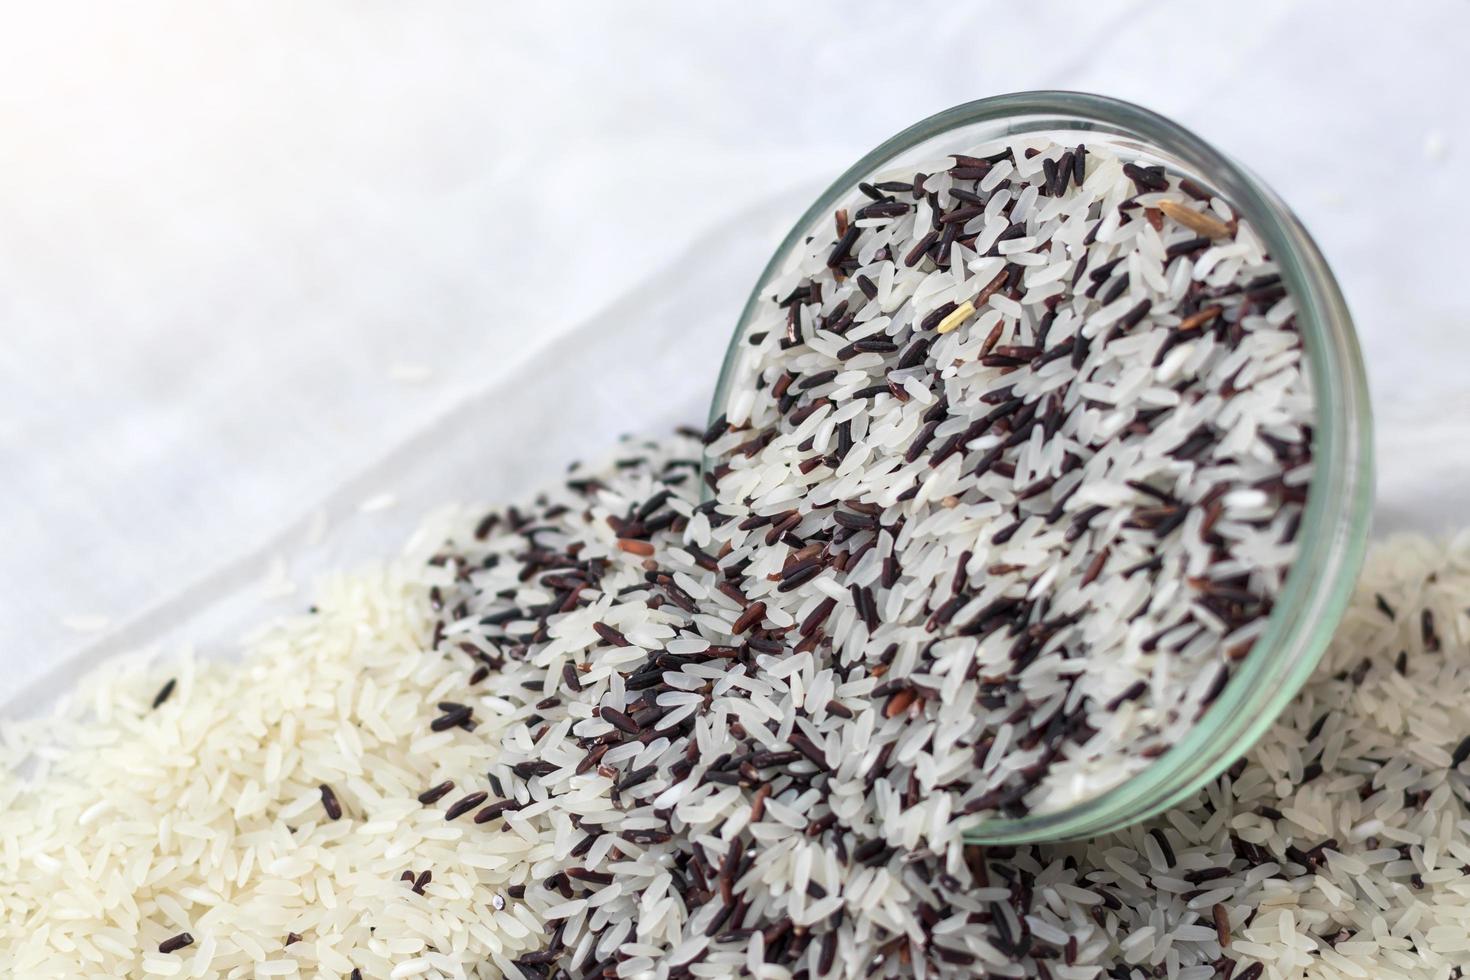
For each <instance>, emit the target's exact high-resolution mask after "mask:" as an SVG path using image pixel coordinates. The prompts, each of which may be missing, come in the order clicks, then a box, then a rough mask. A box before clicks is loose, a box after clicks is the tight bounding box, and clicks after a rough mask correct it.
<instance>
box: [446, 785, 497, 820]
mask: <svg viewBox="0 0 1470 980" xmlns="http://www.w3.org/2000/svg"><path fill="white" fill-rule="evenodd" d="M489 798H490V794H489V793H487V792H485V791H484V790H476V791H475V792H473V793H471V794H469V795H468V796H464V797H461V798H460V799H458V800H455V801H454V802H453V803H451V804H450V805H449V808H448V809H447V810H445V811H444V819H445V820H446V821H447V820H458V819H459V818H460V817H462V816H464V815H465V814H466V813H469V812H470V811H471V810H473V809H475V808H476V807H477V806H479V805H480V804H481V803H484V802H485V801H486V800H487V799H489Z"/></svg>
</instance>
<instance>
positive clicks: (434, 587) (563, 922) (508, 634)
mask: <svg viewBox="0 0 1470 980" xmlns="http://www.w3.org/2000/svg"><path fill="white" fill-rule="evenodd" d="M698 451H699V447H698V445H697V443H696V442H695V441H693V440H691V439H679V440H668V441H664V442H660V443H652V444H631V443H630V444H628V445H625V446H624V447H623V449H622V450H621V451H620V453H619V454H618V456H617V457H616V458H615V459H614V460H613V461H612V462H611V463H610V464H609V465H608V466H606V467H602V468H595V469H583V468H576V469H574V470H573V472H572V473H571V474H570V475H569V477H568V478H567V480H566V481H565V483H564V485H562V486H560V487H558V488H554V489H551V490H548V491H547V492H546V493H544V494H542V495H540V496H538V497H537V498H536V499H534V500H532V501H529V502H527V503H525V504H523V505H520V506H517V507H507V508H497V509H495V510H493V511H491V512H489V513H488V514H475V515H472V516H464V517H462V518H460V519H458V520H456V521H452V522H450V523H449V524H448V525H444V524H435V525H433V530H432V531H431V532H430V533H431V537H430V540H431V541H433V542H440V541H442V542H443V543H442V545H437V544H436V545H435V547H434V548H433V549H432V553H429V552H425V551H422V550H417V551H416V552H415V553H414V554H413V555H410V556H409V557H407V558H405V559H404V560H403V561H402V562H400V563H398V564H396V565H394V566H393V567H392V568H390V569H389V570H387V571H378V572H371V573H366V574H361V575H355V576H351V577H344V578H340V579H337V580H334V581H333V582H332V583H329V584H328V586H327V587H326V591H325V592H324V593H323V595H322V598H321V599H320V600H319V606H320V608H319V611H318V612H317V613H315V614H313V615H310V616H304V617H301V618H300V619H298V620H294V621H292V622H290V623H287V624H285V625H284V626H281V627H277V628H275V629H272V630H270V631H268V632H267V633H266V634H265V635H264V636H263V637H261V638H259V639H258V640H257V641H256V646H255V651H256V652H255V653H254V654H253V655H252V656H251V657H250V658H248V659H247V660H246V661H245V662H244V663H243V664H240V665H210V666H203V665H197V666H189V665H185V666H182V667H179V668H177V669H173V670H170V671H168V672H165V673H160V672H159V671H158V669H157V668H154V669H152V670H150V671H147V672H146V673H145V672H140V671H139V670H137V669H135V668H133V667H131V666H128V665H122V666H115V667H109V668H107V669H105V670H104V671H103V672H102V673H99V674H97V675H94V676H93V677H92V678H90V679H89V680H88V681H87V682H86V683H85V684H84V686H83V688H82V689H81V692H80V693H79V694H78V696H77V697H76V698H75V699H73V704H72V707H71V709H70V711H69V713H68V714H66V715H65V716H64V720H63V721H62V722H57V723H52V724H50V725H48V726H47V729H48V730H49V732H50V738H49V739H46V740H41V739H40V737H39V736H40V734H41V733H38V732H32V731H30V730H29V729H28V728H25V727H20V728H17V727H14V726H11V727H9V728H7V730H6V746H7V749H6V751H7V759H6V762H7V765H6V767H5V768H6V773H7V777H6V782H5V783H4V784H3V798H0V804H3V806H0V862H3V867H0V872H3V874H0V911H3V913H4V914H3V915H0V970H3V971H4V972H5V973H7V975H16V976H28V977H29V976H36V977H44V976H83V975H105V976H149V975H162V976H181V977H206V976H208V977H214V976H229V975H235V976H271V975H279V976H294V975H316V974H317V973H318V972H320V973H323V974H325V975H341V976H349V975H351V970H352V969H356V970H359V971H360V975H361V976H364V977H459V976H501V975H506V976H519V977H525V978H540V977H553V976H555V977H562V976H572V977H597V976H616V977H643V976H649V977H692V976H700V977H725V976H735V975H752V976H767V977H794V976H798V975H806V976H811V977H838V976H844V977H859V976H956V977H986V976H988V977H1014V978H1023V977H1025V978H1031V977H1042V978H1052V980H1095V978H1101V977H1111V978H1129V980H1147V978H1152V977H1169V978H1174V980H1209V978H1214V977H1217V976H1230V977H1232V978H1233V980H1239V978H1242V977H1244V978H1246V980H1258V978H1261V977H1273V978H1274V977H1281V978H1289V980H1298V978H1302V980H1306V978H1312V980H1319V978H1320V980H1327V978H1339V977H1360V976H1366V977H1374V978H1394V977H1405V978H1411V980H1421V978H1425V980H1427V978H1433V980H1449V978H1452V977H1453V978H1457V977H1458V976H1459V974H1458V973H1457V972H1456V971H1457V969H1458V967H1459V965H1460V964H1463V963H1465V962H1467V960H1470V952H1467V950H1470V701H1467V700H1466V699H1465V698H1464V696H1463V695H1464V691H1465V690H1466V689H1467V686H1470V613H1467V608H1470V535H1462V536H1461V537H1460V538H1459V539H1458V540H1457V541H1456V542H1455V543H1453V544H1452V545H1451V546H1449V547H1448V548H1443V547H1437V546H1431V545H1429V544H1427V543H1425V542H1422V541H1417V540H1402V541H1396V542H1391V543H1388V544H1385V545H1383V546H1381V547H1380V548H1379V550H1378V551H1377V553H1376V554H1375V555H1374V557H1373V558H1372V559H1371V560H1370V562H1369V565H1368V568H1367V571H1366V572H1365V576H1364V579H1363V583H1362V585H1361V587H1360V589H1359V594H1358V596H1357V598H1356V599H1355V601H1354V603H1353V605H1352V607H1351V609H1350V610H1349V612H1348V614H1347V616H1346V618H1345V619H1344V622H1343V625H1342V627H1341V629H1340V631H1339V633H1338V636H1337V638H1336V639H1335V641H1334V643H1333V645H1332V647H1331V649H1330V651H1329V653H1328V655H1327V658H1326V659H1325V660H1324V663H1323V665H1322V668H1321V670H1320V671H1319V672H1318V674H1317V675H1316V677H1315V678H1314V679H1313V680H1312V682H1310V683H1309V685H1308V686H1307V687H1306V688H1305V689H1304V691H1303V692H1302V694H1301V696H1300V697H1299V698H1298V699H1297V700H1296V701H1295V702H1294V703H1293V705H1292V706H1291V708H1290V709H1289V710H1288V711H1287V713H1286V714H1285V715H1284V716H1283V718H1282V719H1281V720H1280V722H1279V723H1278V724H1277V725H1276V726H1275V727H1274V728H1273V729H1272V730H1271V732H1270V733H1269V734H1268V735H1267V736H1266V737H1265V738H1264V739H1263V740H1262V742H1261V744H1260V745H1259V746H1257V747H1256V749H1255V750H1254V751H1253V752H1252V753H1251V754H1250V756H1249V757H1248V758H1247V759H1246V760H1244V761H1242V762H1241V763H1240V764H1238V765H1237V766H1236V767H1235V768H1233V769H1232V771H1231V772H1230V773H1229V774H1228V775H1227V776H1225V777H1222V778H1221V779H1220V780H1219V781H1218V782H1217V783H1215V784H1214V785H1212V786H1211V787H1209V788H1208V789H1207V790H1206V791H1204V792H1202V793H1201V794H1199V796H1198V797H1197V798H1196V799H1195V800H1193V801H1192V802H1191V803H1189V804H1188V805H1186V806H1183V807H1180V808H1178V809H1177V810H1175V811H1172V812H1170V813H1169V814H1167V815H1166V816H1165V817H1164V818H1161V819H1160V820H1158V821H1156V822H1154V823H1153V824H1151V825H1147V826H1143V827H1138V828H1133V829H1130V830H1128V831H1126V832H1122V833H1119V834H1115V835H1112V836H1109V837H1106V838H1101V839H1098V840H1095V841H1089V842H1079V843H1074V844H1063V845H1048V846H1032V847H1023V848H988V849H982V848H979V847H974V846H967V845H965V844H964V842H963V840H962V838H961V837H960V835H959V831H960V829H961V828H962V825H963V821H962V820H960V819H959V818H958V817H957V815H956V814H955V811H954V809H953V800H954V799H956V798H963V795H964V792H963V790H962V789H960V788H959V787H956V786H953V785H948V784H938V785H936V786H935V787H934V788H933V789H932V791H926V792H924V793H920V794H918V795H917V796H912V795H910V794H909V792H908V790H909V786H910V783H911V781H912V780H913V779H914V778H917V777H916V776H915V774H916V773H919V774H920V775H922V772H921V771H920V769H919V768H918V760H919V756H918V755H913V754H912V749H911V748H910V746H911V745H912V744H913V743H912V738H913V736H912V735H911V734H909V733H910V732H912V731H913V730H915V729H914V726H915V725H922V722H921V721H920V720H919V718H918V716H917V715H911V714H906V713H905V712H902V711H900V712H895V713H894V714H893V715H892V716H891V717H888V716H887V712H886V710H883V711H879V712H877V713H876V714H875V713H872V712H864V711H863V710H862V709H863V708H864V707H865V706H866V705H867V704H868V703H870V702H872V701H873V700H874V698H873V695H872V688H873V685H874V679H872V678H859V679H848V680H839V679H837V678H836V677H835V675H828V676H819V675H817V674H815V673H810V674H809V673H805V671H806V665H805V664H803V666H802V668H801V669H799V670H797V671H794V672H788V671H787V670H786V669H785V667H784V666H783V663H782V662H780V661H779V660H778V659H770V658H769V657H768V656H767V655H765V654H762V653H761V652H760V651H758V650H754V649H752V650H741V649H740V647H741V645H743V644H744V643H746V642H747V640H742V639H741V636H743V635H744V634H741V633H737V632H736V631H735V626H736V624H737V623H738V622H739V620H740V619H741V618H742V617H745V618H747V619H748V618H749V605H742V604H741V603H740V602H739V601H738V600H737V599H736V598H735V597H733V596H730V595H728V594H726V592H725V591H724V590H722V589H721V588H720V577H719V575H718V574H717V573H716V571H715V570H714V569H716V568H718V567H719V566H720V564H721V562H722V561H723V560H724V559H721V558H718V557H717V556H715V555H712V554H709V553H707V552H705V551H703V549H701V548H700V547H699V546H698V545H696V544H694V543H692V541H691V540H690V537H689V530H690V527H691V526H692V525H693V524H694V523H695V522H696V521H697V520H698V519H699V517H700V516H701V514H702V513H704V512H705V510H707V508H705V505H701V504H699V503H698V502H697V500H698V496H697V494H698V486H697V481H698V465H697V462H696V460H697V455H698ZM727 557H728V556H727ZM712 566H713V567H712ZM170 678H172V683H171V684H170V683H168V681H169V679H170ZM877 682H878V683H881V678H880V679H877ZM154 702H158V704H157V706H156V707H155V706H154ZM880 703H884V704H886V703H887V702H886V700H884V701H882V702H880ZM918 730H922V728H920V729H918ZM58 735H60V736H61V737H62V739H63V741H64V743H65V746H70V748H69V749H68V748H66V747H65V746H63V747H62V748H60V749H58V748H56V747H55V745H54V742H55V739H56V737H57V736H58ZM905 739H909V741H905ZM359 742H360V743H361V744H360V746H359V744H358V743H359ZM23 763H24V764H28V765H29V767H30V771H27V772H26V773H24V774H20V773H19V772H18V771H17V770H18V769H19V768H20V767H21V766H22V764H23ZM924 765H928V763H924ZM448 782H452V783H453V785H452V786H447V785H446V783H448ZM217 787H223V788H217ZM323 787H327V788H328V789H329V790H330V796H328V794H327V792H326V791H325V790H324V789H323ZM237 810H238V811H239V812H238V813H236V811H237ZM337 811H340V815H338V816H334V813H335V812H337ZM405 873H408V877H407V878H406V879H405V877H404V874H405ZM426 873H427V874H426ZM139 875H141V878H138V876H139ZM241 876H243V882H244V883H243V884H239V883H238V882H240V881H241V880H242V878H241ZM135 881H136V883H135ZM180 937H186V938H187V940H188V942H187V943H184V944H183V945H176V943H177V942H179V941H180ZM164 950H167V951H166V952H165V951H164Z"/></svg>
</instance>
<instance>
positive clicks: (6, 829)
mask: <svg viewBox="0 0 1470 980" xmlns="http://www.w3.org/2000/svg"><path fill="white" fill-rule="evenodd" d="M421 574H422V566H421V564H420V562H418V561H414V560H409V559H405V560H404V561H402V562H400V563H398V564H395V565H393V566H391V567H388V568H386V569H374V570H367V571H364V572H361V573H359V574H355V575H352V576H344V577H340V578H334V579H331V580H329V581H327V582H325V583H323V584H322V586H321V587H320V590H319V598H318V600H317V602H318V606H317V610H318V611H317V612H316V613H315V614H313V615H303V616H300V617H298V618H295V619H292V620H290V621H288V622H284V623H281V624H278V625H275V626H272V627H271V628H269V629H267V630H265V631H263V632H262V634H261V635H260V636H258V637H257V638H255V639H254V640H253V641H252V643H251V644H250V647H251V649H250V652H249V654H248V655H247V657H246V658H245V659H244V660H243V661H242V662H240V663H235V664H225V663H218V662H203V661H199V660H195V659H192V658H187V657H186V658H180V659H179V660H178V661H177V662H176V663H172V664H168V665H163V664H154V665H151V666H147V665H140V664H139V663H137V662H117V663H112V664H108V665H106V666H104V667H103V668H101V669H100V670H98V671H96V672H95V673H92V674H91V675H89V676H88V677H86V678H85V679H84V680H83V682H82V683H81V684H80V685H79V687H78V689H77V690H76V692H75V693H74V694H73V695H72V696H71V697H70V698H69V699H68V702H67V704H66V705H64V706H63V707H62V708H61V710H60V711H59V713H58V715H57V716H56V717H55V718H53V719H49V720H46V721H44V722H41V723H31V722H27V723H22V724H13V723H12V724H8V725H6V726H5V728H4V746H3V751H4V755H3V775H0V975H3V976H6V977H16V978H20V977H26V978H42V977H109V978H115V977H141V976H175V977H225V976H233V977H242V976H243V977H271V976H283V977H294V976H328V977H338V976H340V977H347V976H348V975H349V974H351V973H352V971H353V970H354V969H356V970H359V971H361V976H363V977H370V978H387V977H417V976H499V975H501V972H502V970H503V969H504V968H505V966H506V964H507V963H508V962H509V959H510V958H511V957H513V956H515V955H516V954H518V953H520V952H523V951H526V950H528V949H533V948H535V947H536V946H537V945H539V944H540V943H541V942H542V939H541V936H540V931H541V925H540V923H541V916H542V912H543V911H544V909H545V907H546V906H547V905H548V904H550V902H549V897H548V896H547V895H546V893H545V892H543V891H542V890H541V889H539V888H531V889H529V890H527V891H526V892H525V895H524V898H512V897H511V893H512V890H513V889H515V887H516V886H524V885H525V884H526V883H527V882H529V881H532V880H534V879H536V878H537V877H539V876H542V875H544V874H545V873H548V872H545V871H544V870H543V869H542V865H549V864H554V863H555V862H553V861H552V847H551V844H550V842H549V841H547V840H543V839H541V838H540V837H539V836H536V835H531V836H530V837H525V836H522V835H520V834H517V833H515V832H509V833H503V834H495V835H486V834H481V833H476V832H475V829H474V828H473V827H472V826H462V825H461V824H459V823H448V822H446V821H445V820H444V816H443V814H442V813H441V812H438V811H437V810H435V809H431V808H426V807H424V806H423V805H422V804H420V803H419V802H418V800H417V799H416V796H417V795H418V794H419V793H420V792H422V791H423V790H424V789H425V788H426V787H428V786H431V785H434V784H436V783H439V782H442V781H443V780H446V779H447V780H454V781H456V782H457V783H459V784H460V785H463V786H466V787H470V786H472V785H474V784H477V783H480V782H483V780H484V772H485V770H486V768H487V767H488V766H489V765H490V764H491V763H493V762H494V761H495V759H496V758H497V756H498V754H499V747H498V744H499V735H500V732H499V730H498V729H497V727H496V724H495V719H494V718H493V716H492V717H487V718H486V719H485V722H484V724H483V725H481V726H480V727H479V728H478V730H477V731H475V732H474V733H470V732H466V731H464V730H463V729H452V730H449V731H444V732H438V733H435V732H432V731H431V730H430V720H431V719H432V718H434V717H435V716H437V715H439V714H440V712H439V711H438V710H437V708H436V702H438V701H441V700H443V699H444V692H446V691H449V690H456V689H459V688H460V687H462V686H463V684H464V682H465V678H466V676H467V675H468V673H469V669H468V668H467V667H465V666H464V665H463V664H462V663H461V662H459V661H451V660H447V659H444V658H442V657H436V656H433V655H429V654H426V653H425V652H424V651H425V648H426V640H427V638H428V635H429V631H430V629H431V627H430V625H429V614H428V607H427V602H426V599H425V593H424V588H423V586H422V584H421V583H419V582H418V581H416V579H418V578H420V577H421ZM166 682H167V683H171V684H172V687H171V688H169V689H168V692H167V697H166V699H165V700H164V701H163V702H162V703H161V704H160V705H158V707H157V708H156V709H155V708H154V707H152V704H153V702H154V700H155V699H156V698H158V697H159V696H160V695H161V694H162V693H163V689H164V685H165V683H166ZM22 773H23V775H22ZM323 785H325V786H327V787H329V788H330V791H331V793H332V795H333V796H334V797H335V799H336V801H337V802H338V804H339V805H340V810H341V816H340V819H336V820H334V819H331V816H330V814H329V813H328V811H327V808H326V806H325V805H324V801H323V791H322V789H321V787H322V786H323ZM424 872H430V876H429V879H428V880H426V881H425V882H424V883H423V885H422V887H421V889H420V891H421V893H418V892H416V891H415V889H414V885H415V884H418V881H419V877H420V876H421V875H423V874H424ZM405 873H410V874H411V876H412V877H413V881H411V882H406V881H403V880H401V876H402V875H403V874H405ZM517 890H518V889H517ZM184 933H188V934H189V936H190V937H191V938H192V940H193V941H192V943H191V944H189V945H186V946H183V947H182V948H181V949H179V950H177V951H176V952H172V953H167V954H164V953H160V952H159V946H160V944H163V943H166V942H167V941H168V940H170V939H174V938H175V937H177V936H179V935H181V934H184Z"/></svg>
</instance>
